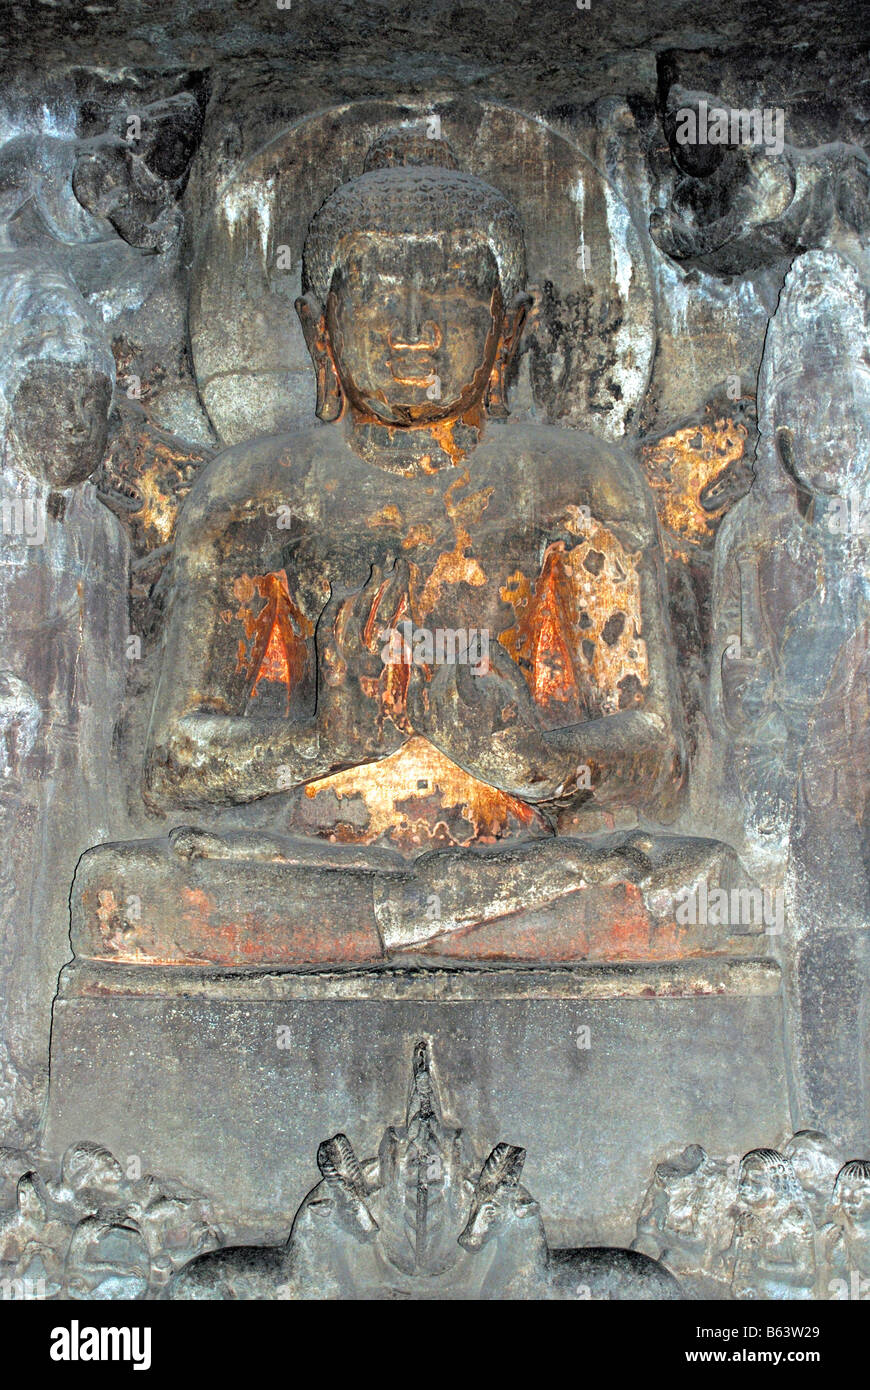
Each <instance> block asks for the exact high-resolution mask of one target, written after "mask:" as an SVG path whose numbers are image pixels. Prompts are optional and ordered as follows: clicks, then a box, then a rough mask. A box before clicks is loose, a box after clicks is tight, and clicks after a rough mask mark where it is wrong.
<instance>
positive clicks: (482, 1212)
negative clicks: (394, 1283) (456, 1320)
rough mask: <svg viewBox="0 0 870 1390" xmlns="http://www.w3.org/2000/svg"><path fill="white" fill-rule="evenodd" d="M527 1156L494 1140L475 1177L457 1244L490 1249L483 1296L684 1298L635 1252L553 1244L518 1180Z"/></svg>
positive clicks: (660, 1268)
mask: <svg viewBox="0 0 870 1390" xmlns="http://www.w3.org/2000/svg"><path fill="white" fill-rule="evenodd" d="M525 1159H526V1151H525V1149H520V1148H517V1147H516V1146H515V1145H513V1144H496V1146H495V1148H494V1149H493V1151H492V1153H491V1154H490V1155H489V1158H488V1159H487V1160H486V1162H485V1163H484V1165H483V1167H482V1169H481V1171H480V1176H479V1178H478V1180H477V1185H476V1188H475V1193H474V1198H473V1202H472V1208H471V1214H470V1216H469V1218H468V1221H467V1223H466V1225H465V1229H464V1230H463V1232H462V1234H461V1235H460V1237H459V1244H460V1245H461V1246H462V1247H463V1248H464V1249H465V1250H469V1251H482V1250H483V1249H484V1247H486V1246H491V1247H492V1255H491V1257H490V1261H489V1266H488V1269H487V1272H486V1274H485V1276H484V1279H483V1284H482V1287H481V1290H480V1295H479V1296H480V1297H481V1298H483V1299H489V1298H532V1299H586V1298H590V1299H675V1298H682V1296H683V1295H682V1291H681V1289H680V1286H679V1284H678V1283H677V1281H676V1279H675V1278H674V1277H673V1275H672V1274H669V1273H668V1271H667V1270H666V1269H665V1268H664V1267H663V1266H662V1265H660V1264H658V1262H657V1261H656V1260H652V1259H650V1258H649V1257H648V1256H647V1255H641V1254H639V1253H638V1252H637V1251H635V1250H617V1249H611V1248H609V1247H607V1246H589V1247H587V1248H585V1249H579V1250H550V1249H549V1248H548V1246H547V1237H546V1233H545V1231H544V1223H543V1221H542V1220H541V1214H540V1208H539V1206H538V1204H537V1202H535V1201H534V1200H533V1199H532V1197H530V1196H529V1193H528V1192H527V1191H526V1189H525V1188H524V1187H522V1186H521V1185H520V1175H521V1173H522V1170H523V1164H524V1163H525Z"/></svg>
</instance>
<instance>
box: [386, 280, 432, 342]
mask: <svg viewBox="0 0 870 1390" xmlns="http://www.w3.org/2000/svg"><path fill="white" fill-rule="evenodd" d="M424 312H425V305H424V301H423V296H422V295H421V293H420V290H419V289H418V287H417V286H416V285H414V286H411V287H409V289H408V292H407V294H406V296H405V302H404V305H403V312H402V315H401V318H400V320H399V321H398V322H397V323H395V324H394V325H393V328H392V330H391V332H390V344H391V346H392V347H394V348H412V349H413V348H416V349H418V350H427V351H433V350H434V349H435V348H437V347H438V346H439V344H440V342H441V329H440V328H439V327H438V325H437V323H435V322H434V321H433V320H432V319H424V317H423V314H424Z"/></svg>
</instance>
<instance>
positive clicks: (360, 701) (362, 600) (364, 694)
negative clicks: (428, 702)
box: [317, 557, 409, 765]
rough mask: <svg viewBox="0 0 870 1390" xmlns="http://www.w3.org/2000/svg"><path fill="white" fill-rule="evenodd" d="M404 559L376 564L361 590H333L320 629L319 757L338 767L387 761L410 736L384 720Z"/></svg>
mask: <svg viewBox="0 0 870 1390" xmlns="http://www.w3.org/2000/svg"><path fill="white" fill-rule="evenodd" d="M408 583H409V575H408V566H407V562H406V561H405V560H404V559H403V558H401V557H400V558H399V559H398V560H395V561H392V562H390V561H388V562H387V564H385V565H383V566H380V565H373V566H372V568H371V571H370V573H369V577H368V579H367V580H366V582H365V584H364V585H363V586H362V588H360V589H357V590H354V591H353V592H351V593H347V591H346V590H345V591H342V590H340V589H337V590H334V591H333V593H332V596H331V597H330V599H329V602H328V603H327V605H326V607H325V609H324V610H323V613H322V614H321V617H320V621H319V623H318V625H317V648H318V652H319V654H320V655H319V667H318V688H317V730H318V736H319V739H320V748H321V752H323V753H325V754H326V756H327V757H328V758H330V759H331V761H332V762H333V763H334V764H336V765H338V764H342V765H345V764H348V765H352V764H355V763H359V762H364V761H366V759H368V758H373V757H383V756H384V755H385V754H387V753H391V752H393V751H395V749H397V748H399V747H401V745H402V744H403V743H404V741H405V739H406V737H407V731H401V730H400V729H399V728H398V727H397V726H396V724H395V723H394V722H393V721H392V720H391V719H388V718H384V715H383V707H384V700H383V690H384V686H385V682H384V667H385V663H384V658H383V651H384V647H385V644H388V643H389V638H390V633H391V632H392V631H393V629H394V628H395V626H396V624H397V623H398V622H399V621H401V617H402V615H403V613H404V610H405V608H406V606H407V602H408Z"/></svg>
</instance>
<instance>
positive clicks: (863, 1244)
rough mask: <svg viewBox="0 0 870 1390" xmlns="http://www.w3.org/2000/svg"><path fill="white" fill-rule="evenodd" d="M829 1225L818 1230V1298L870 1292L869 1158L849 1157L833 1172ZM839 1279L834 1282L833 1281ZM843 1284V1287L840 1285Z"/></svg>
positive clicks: (850, 1296)
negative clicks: (821, 1275) (821, 1272)
mask: <svg viewBox="0 0 870 1390" xmlns="http://www.w3.org/2000/svg"><path fill="white" fill-rule="evenodd" d="M831 1216H832V1220H831V1224H830V1225H829V1226H828V1227H827V1228H826V1229H825V1230H824V1231H823V1232H822V1242H823V1249H824V1265H825V1277H826V1281H827V1282H826V1283H825V1287H824V1289H823V1290H822V1295H821V1296H822V1297H828V1298H830V1297H840V1298H866V1297H867V1294H868V1292H870V1160H868V1159H866V1158H856V1159H851V1160H850V1161H849V1162H848V1163H844V1164H843V1167H842V1168H841V1169H840V1171H839V1173H838V1174H837V1181H836V1183H835V1185H834V1191H833V1194H832V1200H831ZM835 1280H837V1281H841V1282H840V1283H836V1284H835V1283H834V1282H833V1281H835ZM844 1286H845V1287H844Z"/></svg>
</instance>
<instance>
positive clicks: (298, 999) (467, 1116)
mask: <svg viewBox="0 0 870 1390" xmlns="http://www.w3.org/2000/svg"><path fill="white" fill-rule="evenodd" d="M780 984H781V981H780V973H779V969H778V967H777V965H776V964H775V963H773V962H771V961H767V960H757V959H751V958H748V959H747V958H730V959H729V958H719V959H715V960H711V959H697V960H683V961H680V962H671V963H645V964H600V965H594V964H587V965H579V966H578V965H575V966H570V967H556V968H543V967H539V968H521V967H520V968H518V967H515V966H511V967H502V968H493V967H492V966H489V967H488V968H487V969H486V970H478V969H474V968H469V967H465V968H458V969H449V968H417V967H414V968H406V967H403V968H383V967H382V968H380V969H376V970H364V969H347V970H331V971H323V970H309V971H287V970H270V971H262V970H259V971H255V970H247V971H246V970H226V969H224V970H221V969H215V968H211V967H210V968H208V969H204V970H203V969H199V970H197V969H192V968H184V967H178V966H175V967H173V968H169V969H161V968H159V967H154V966H138V967H137V966H129V965H127V966H119V965H111V964H107V963H103V962H94V961H85V962H76V963H74V964H72V965H70V966H68V967H67V968H66V970H65V971H64V972H63V974H62V976H61V984H60V990H59V994H58V997H57V999H56V1002H55V1009H54V1025H53V1032H52V1045H51V1073H50V1076H51V1079H50V1095H49V1114H48V1122H47V1132H46V1147H47V1149H48V1150H49V1152H51V1153H53V1154H57V1155H60V1154H61V1153H62V1152H63V1150H64V1149H65V1148H66V1146H67V1145H68V1144H70V1143H72V1142H74V1141H75V1140H79V1139H81V1138H88V1139H93V1140H97V1141H99V1142H101V1143H104V1144H106V1145H107V1146H108V1147H109V1148H110V1149H111V1150H112V1152H113V1153H115V1154H117V1155H118V1156H119V1157H120V1158H121V1159H122V1161H129V1160H133V1159H138V1161H139V1164H140V1165H141V1171H142V1172H146V1171H149V1170H150V1171H154V1172H157V1173H160V1174H161V1175H171V1176H174V1177H177V1178H178V1179H180V1180H182V1181H183V1182H186V1183H189V1184H190V1185H192V1186H194V1187H196V1188H198V1189H201V1190H204V1191H206V1192H208V1193H209V1194H210V1195H211V1196H212V1197H213V1199H214V1201H215V1204H216V1206H217V1207H218V1209H219V1211H220V1212H221V1213H223V1214H224V1215H225V1218H226V1219H227V1221H230V1222H232V1223H233V1224H234V1225H235V1226H236V1227H237V1228H245V1227H248V1228H250V1229H251V1230H256V1231H257V1232H258V1234H260V1235H263V1234H265V1233H267V1232H269V1233H274V1235H275V1237H276V1238H278V1237H279V1236H280V1234H281V1232H282V1231H286V1230H287V1229H288V1228H289V1225H290V1222H291V1220H292V1216H293V1213H294V1212H295V1211H296V1208H297V1206H298V1205H299V1202H300V1201H301V1199H302V1197H303V1196H304V1195H305V1193H306V1192H307V1191H308V1190H309V1189H310V1188H311V1187H312V1186H313V1185H314V1184H315V1182H316V1181H317V1180H318V1176H319V1175H318V1173H317V1170H316V1168H315V1166H314V1163H313V1157H312V1156H313V1154H314V1153H315V1152H316V1149H317V1145H318V1143H319V1142H320V1141H321V1140H322V1139H324V1138H325V1137H327V1136H328V1135H331V1134H334V1133H335V1132H336V1131H338V1130H343V1131H345V1132H346V1133H347V1134H348V1135H349V1137H350V1138H351V1140H352V1142H353V1144H354V1147H355V1148H356V1150H357V1152H358V1153H368V1152H373V1151H374V1148H375V1147H376V1145H377V1142H378V1140H379V1138H380V1135H381V1134H382V1132H383V1126H384V1120H385V1117H390V1116H391V1115H392V1114H393V1112H394V1110H395V1108H396V1094H397V1087H398V1089H399V1090H401V1087H402V1085H403V1078H404V1076H405V1071H406V1066H407V1056H408V1051H409V1047H411V1046H412V1045H413V1043H414V1041H415V1040H416V1039H417V1038H430V1039H432V1041H433V1043H434V1044H435V1045H436V1046H437V1056H438V1059H439V1071H440V1073H441V1076H442V1078H443V1080H444V1082H445V1093H446V1094H447V1095H449V1096H450V1099H451V1103H452V1105H453V1106H455V1109H456V1112H457V1114H458V1115H460V1116H461V1117H462V1119H463V1121H464V1123H465V1125H466V1127H467V1132H468V1133H469V1134H471V1135H472V1136H474V1138H475V1141H476V1142H479V1143H481V1144H482V1145H486V1146H488V1147H491V1146H492V1145H494V1144H495V1143H497V1142H498V1141H500V1140H508V1141H509V1142H511V1143H513V1144H518V1145H522V1146H523V1147H525V1148H526V1149H527V1150H528V1164H527V1168H528V1180H529V1186H530V1188H531V1189H532V1190H533V1191H534V1192H535V1194H536V1197H538V1199H539V1200H540V1202H541V1208H542V1213H543V1216H544V1220H545V1222H546V1225H547V1231H548V1236H549V1239H550V1243H551V1245H555V1246H558V1245H581V1244H595V1243H601V1244H614V1245H619V1244H622V1245H626V1244H628V1243H629V1242H630V1241H631V1239H632V1236H633V1234H634V1222H635V1219H636V1216H637V1207H638V1205H639V1202H640V1199H641V1196H642V1194H643V1192H644V1190H645V1188H646V1185H647V1183H648V1181H649V1178H650V1176H651V1174H652V1171H653V1168H654V1165H655V1163H656V1162H657V1161H658V1160H659V1159H661V1158H662V1157H663V1156H664V1155H666V1154H667V1153H669V1152H673V1151H674V1150H675V1149H678V1148H682V1147H683V1146H684V1145H685V1144H687V1143H690V1142H697V1143H700V1144H702V1145H704V1147H705V1148H706V1149H707V1150H708V1151H710V1152H713V1153H723V1152H724V1153H730V1152H738V1151H739V1152H742V1151H744V1150H746V1149H749V1148H754V1147H757V1146H758V1145H759V1144H776V1143H777V1142H779V1141H780V1140H781V1139H782V1138H783V1137H784V1135H785V1134H787V1133H788V1132H789V1117H788V1107H787V1102H786V1084H785V1077H784V1057H783V1047H782V1009H781V988H780ZM96 1040H98V1042H97V1041H96ZM397 1118H398V1117H397ZM487 1151H488V1148H487ZM484 1156H485V1155H484V1154H481V1158H482V1157H484Z"/></svg>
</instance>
